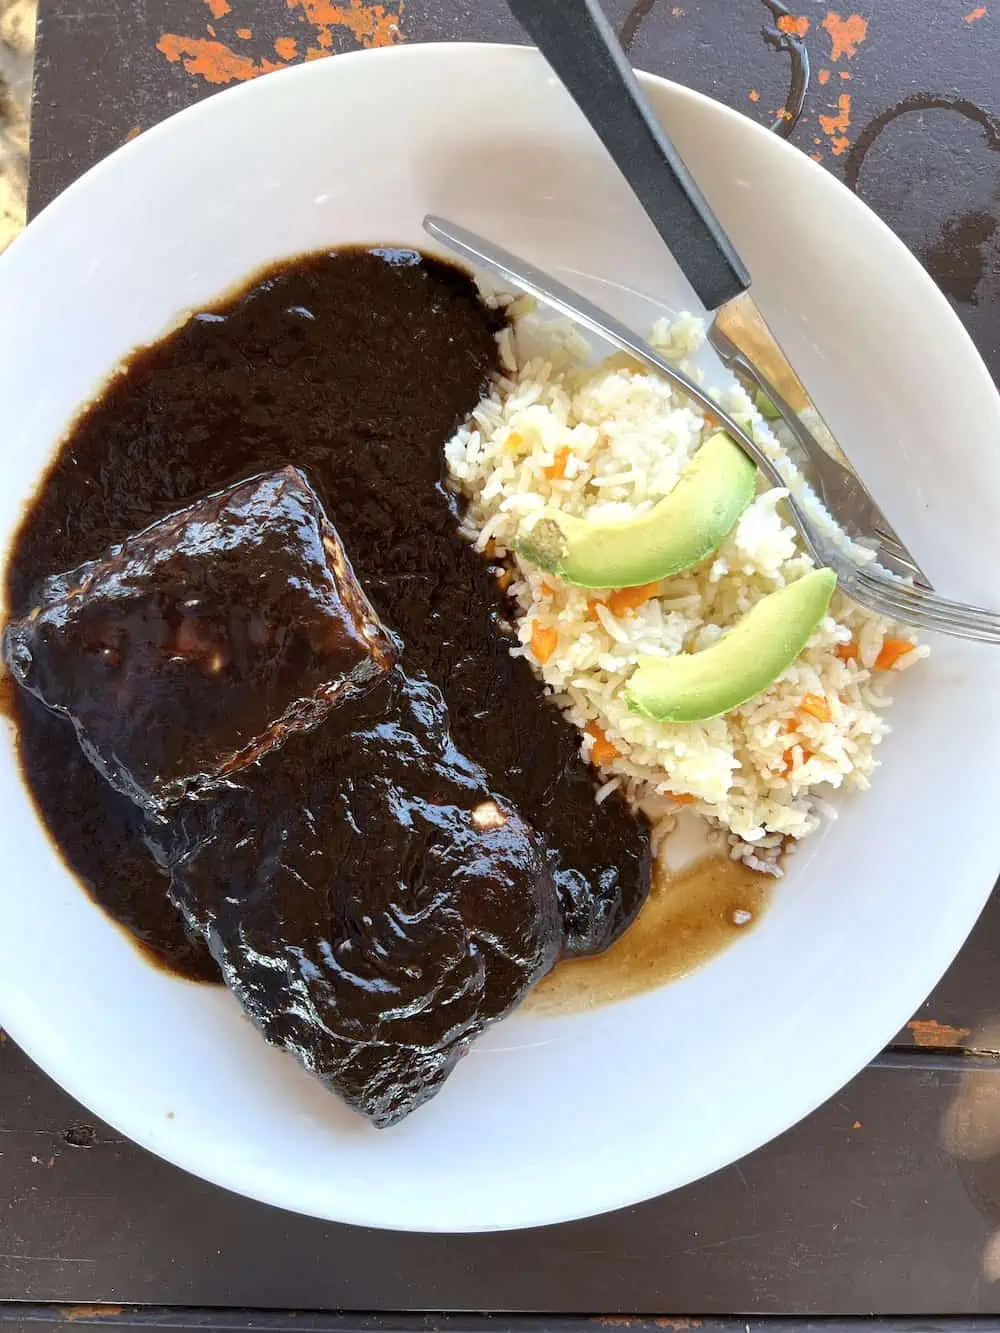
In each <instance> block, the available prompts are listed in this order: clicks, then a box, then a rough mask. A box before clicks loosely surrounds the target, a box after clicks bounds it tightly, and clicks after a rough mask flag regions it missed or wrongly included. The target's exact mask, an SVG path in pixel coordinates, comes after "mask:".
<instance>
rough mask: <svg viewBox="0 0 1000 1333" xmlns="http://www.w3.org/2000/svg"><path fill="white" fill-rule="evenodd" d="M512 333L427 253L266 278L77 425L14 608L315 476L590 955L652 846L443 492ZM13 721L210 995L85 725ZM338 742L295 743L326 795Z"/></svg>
mask: <svg viewBox="0 0 1000 1333" xmlns="http://www.w3.org/2000/svg"><path fill="white" fill-rule="evenodd" d="M498 322H499V317H498V316H497V315H496V314H495V313H493V312H491V311H489V310H487V309H486V308H485V307H484V306H483V305H482V304H481V302H480V301H479V300H478V298H477V295H476V291H475V287H474V284H473V283H472V281H471V279H470V278H469V277H468V276H467V275H465V274H463V273H461V272H460V271H459V270H457V269H455V268H453V267H451V266H450V265H446V264H443V263H440V262H438V261H435V260H432V259H428V258H426V257H424V256H421V255H419V254H417V253H415V252H412V251H401V250H390V249H378V250H360V249H352V250H344V251H338V252H335V253H333V254H320V255H314V256H307V257H304V258H300V259H296V260H294V261H292V262H289V263H286V264H283V265H280V266H278V267H276V268H274V269H273V270H270V271H268V272H266V273H264V274H260V275H257V277H255V278H254V280H253V281H252V283H250V284H249V285H248V286H247V287H246V288H245V289H243V290H242V291H240V292H239V293H237V294H236V295H234V296H232V297H230V298H228V299H227V300H225V301H223V302H220V304H218V305H217V306H216V307H215V308H213V309H210V310H205V311H201V312H199V313H197V314H195V315H193V316H192V317H191V318H190V319H189V320H188V321H187V322H186V323H184V324H183V325H182V326H181V327H179V328H178V329H176V331H175V332H173V333H171V334H170V335H169V336H168V337H166V338H165V339H164V340H163V341H161V342H160V343H158V344H156V345H154V346H152V347H149V348H145V349H142V350H140V351H138V352H136V353H135V354H134V355H132V356H131V357H130V358H129V360H128V361H127V363H126V364H125V366H124V367H123V371H124V373H121V374H116V375H115V376H114V377H113V378H112V379H111V380H110V381H109V382H108V384H107V385H106V386H105V388H104V389H103V391H102V393H101V394H100V395H99V397H98V398H97V400H96V401H95V402H93V403H92V404H91V405H90V406H89V407H88V408H87V409H86V410H85V411H84V412H83V414H82V415H81V417H80V418H79V419H78V421H77V422H76V423H75V425H74V426H73V427H72V428H71V430H70V431H69V434H68V435H67V437H66V439H65V440H64V442H63V443H62V445H61V447H60V449H59V451H58V454H57V456H56V458H55V460H54V462H53V463H52V465H51V466H50V468H49V471H48V473H47V475H46V476H45V478H44V480H43V482H42V484H41V486H40V488H39V490H38V492H37V494H36V495H35V497H34V499H33V501H32V503H31V505H30V507H29V509H28V512H27V514H26V517H25V519H24V521H23V523H22V526H21V529H20V531H19V533H18V535H17V538H16V540H15V542H14V545H13V549H12V552H11V555H10V558H9V562H8V566H7V589H6V594H7V596H6V604H7V606H8V608H9V610H10V613H11V614H12V615H13V616H19V615H23V614H25V613H26V612H28V611H30V610H31V609H32V607H33V605H35V602H34V600H33V593H34V591H35V590H36V589H37V588H38V585H39V582H40V580H41V579H42V578H44V577H45V576H48V575H50V574H52V573H55V572H57V571H62V570H67V569H70V568H72V567H74V566H76V565H78V564H80V563H81V562H83V561H85V560H89V559H93V558H94V557H95V556H97V555H99V554H100V553H101V552H102V551H103V550H104V549H105V548H106V547H107V546H108V545H110V544H112V543H114V542H118V541H122V540H124V539H125V538H126V537H127V536H128V535H129V534H132V533H135V532H137V531H139V530H141V529H143V528H145V527H147V526H148V525H149V524H150V523H152V522H155V521H156V520H157V519H159V518H161V517H163V516H164V515H166V514H169V513H171V512H172V511H175V510H177V509H179V508H181V507H183V506H185V505H188V504H190V503H191V502H192V501H194V500H196V499H198V498H199V497H201V496H203V495H205V494H207V493H210V492H212V491H216V490H219V489H221V488H223V487H226V486H229V485H231V484H233V483H235V482H238V481H240V480H242V479H245V478H247V477H250V476H253V475H255V474H258V473H263V472H268V471H271V470H273V469H276V468H281V467H284V466H286V465H288V464H293V465H295V466H297V467H299V468H301V469H302V471H303V472H304V474H305V475H306V477H307V478H308V480H309V482H310V483H311V485H312V487H313V488H314V490H315V491H316V492H317V494H318V495H319V498H320V500H321V501H322V503H323V505H324V507H325V509H326V511H327V513H328V514H329V516H330V518H331V520H332V521H333V523H334V524H335V525H336V528H337V531H338V533H339V535H340V538H341V540H342V541H343V543H344V546H345V548H346V550H347V552H348V555H349V557H350V559H351V561H352V563H353V565H354V569H355V572H356V574H357V575H358V577H359V579H360V580H361V582H362V584H363V586H364V588H365V590H366V591H367V593H368V596H369V597H370V599H371V601H372V602H373V604H374V606H375V608H376V610H377V612H378V613H379V615H380V616H381V617H382V618H383V619H384V621H385V623H386V624H387V625H389V626H390V627H391V628H392V630H393V631H395V633H396V634H397V635H398V636H399V638H400V639H401V641H402V643H403V644H404V653H403V660H402V666H403V668H404V669H405V670H406V671H407V672H408V673H410V674H412V675H414V676H416V675H418V674H423V675H424V676H426V677H429V678H430V680H431V681H433V682H434V683H435V684H436V685H437V686H438V687H439V688H440V689H441V691H442V693H443V695H444V700H445V703H446V705H447V709H448V718H449V725H450V728H451V732H452V735H453V737H454V739H455V741H456V743H457V744H458V745H459V746H460V747H461V748H462V749H463V750H464V751H465V753H467V754H468V755H469V757H470V758H472V759H474V760H476V761H478V762H479V763H480V764H481V765H482V766H483V768H484V769H485V770H486V774H487V776H488V779H489V783H490V786H491V788H492V789H493V790H495V791H497V792H498V793H499V794H501V795H503V796H506V797H507V798H509V799H510V800H512V801H513V802H514V803H515V804H516V805H517V807H518V808H519V809H520V810H521V811H522V812H523V814H524V816H525V817H526V818H527V819H528V820H529V821H530V822H531V823H532V825H533V826H534V827H535V829H536V830H537V831H538V832H539V833H540V834H541V835H542V837H543V838H544V839H545V843H546V845H547V847H548V851H549V857H550V864H551V865H552V868H553V872H554V874H555V876H556V882H557V886H559V891H560V896H561V900H562V902H563V916H564V921H565V923H566V925H567V929H566V948H567V949H568V950H569V951H571V952H572V951H575V952H588V951H593V949H594V948H597V947H603V945H604V944H606V942H607V940H608V938H611V937H612V936H613V935H614V934H617V933H618V932H619V931H620V929H621V928H623V927H624V925H625V924H627V922H628V921H629V920H631V919H632V917H633V916H634V915H635V913H636V912H637V910H638V908H639V906H640V905H641V903H642V901H643V900H644V898H645V896H646V892H647V889H648V884H649V878H650V870H651V865H650V849H649V830H648V829H647V827H646V825H645V823H644V822H642V821H636V820H635V819H634V818H633V817H632V815H631V814H630V813H629V811H628V810H627V809H626V807H625V805H624V804H623V803H621V802H617V801H616V800H612V801H609V802H607V803H606V805H605V806H604V807H602V809H601V811H600V812H598V811H597V809H596V807H595V806H594V801H593V796H594V791H595V786H596V783H595V778H594V775H593V773H592V772H591V770H590V769H589V768H588V767H587V766H586V765H585V764H584V763H583V762H582V761H581V759H580V757H579V738H578V736H577V735H576V733H575V731H574V730H573V729H572V728H571V727H570V726H569V724H568V723H566V722H565V721H564V720H563V719H562V718H561V717H560V716H559V714H558V713H557V711H556V710H554V709H553V708H552V707H551V706H550V705H549V704H548V703H547V702H546V700H545V698H544V694H543V692H542V690H541V688H540V686H539V685H538V683H537V681H536V680H535V679H534V677H533V676H532V674H531V671H530V669H529V668H528V666H527V664H526V663H524V662H523V661H519V660H516V659H512V658H511V656H510V652H509V649H510V646H511V643H512V633H513V630H512V626H511V625H510V621H509V617H510V606H509V604H508V603H507V602H506V600H505V598H504V594H503V591H502V589H501V587H500V586H499V584H498V581H497V577H496V571H495V570H493V569H491V568H490V566H489V565H488V563H487V562H485V561H484V560H483V559H482V558H481V557H480V556H479V555H478V554H477V553H476V552H475V551H474V550H473V549H472V548H471V546H469V544H468V543H467V542H465V541H464V540H463V539H462V538H461V537H460V535H459V533H458V515H457V513H456V501H455V498H454V496H453V495H451V493H450V492H449V491H448V490H447V489H446V487H445V486H444V485H443V445H444V443H445V441H446V440H447V439H448V437H449V436H450V435H451V434H452V432H453V431H454V429H455V428H456V426H457V425H458V424H459V423H460V422H461V421H462V420H463V419H464V418H465V417H466V416H467V415H468V413H469V412H470V411H471V409H472V408H473V407H474V406H475V404H476V402H477V401H478V399H479V397H480V396H481V394H482V392H483V390H484V388H485V386H486V385H487V383H488V380H489V378H490V376H491V375H492V374H493V373H494V371H495V370H496V367H497V347H496V340H495V334H496V331H497V327H498ZM10 708H11V714H12V716H13V720H14V722H15V724H16V727H17V732H18V749H19V754H20V758H21V764H22V769H23V774H24V778H25V780H26V783H27V785H28V787H29V789H30V791H31V794H32V796H33V798H34V801H35V803H36V806H37V808H38V810H39V812H40V814H41V816H42V819H43V821H44V823H45V825H46V827H47V829H48V831H49V833H50V835H51V837H52V838H53V840H54V842H55V843H56V845H57V846H58V848H59V850H60V852H61V854H62V856H63V858H64V860H65V861H66V863H67V864H68V865H69V867H70V868H71V869H72V870H73V871H74V872H75V874H76V875H77V877H78V878H79V879H80V880H81V881H82V882H83V884H84V885H85V886H86V887H87V888H88V890H89V891H90V893H91V894H92V895H93V897H94V898H95V899H96V900H97V901H98V902H99V903H100V905H101V906H102V907H103V908H104V909H105V910H106V911H107V912H108V913H109V914H110V915H111V916H112V917H113V918H114V919H115V920H116V921H118V922H119V923H121V924H122V925H124V926H126V927H127V928H128V930H129V931H130V932H131V933H132V934H133V936H134V937H135V938H136V939H138V940H139V941H140V942H141V943H142V944H143V945H144V946H145V947H146V948H147V949H148V950H149V951H150V953H151V954H152V955H153V956H154V957H155V958H156V959H157V960H158V961H159V962H161V963H162V964H163V965H165V966H167V967H169V968H171V969H172V970H174V971H175V972H178V973H180V974H182V975H184V976H187V977H190V978H193V979H199V980H207V979H214V978H215V977H216V970H215V967H214V964H213V963H212V961H211V959H210V958H209V956H208V954H207V952H206V950H205V949H204V947H203V946H202V945H201V944H200V943H199V942H198V941H197V940H193V939H190V938H189V937H188V936H187V934H186V932H185V930H184V927H183V925H182V923H181V921H180V918H179V917H178V915H177V914H176V912H175V910H174V909H173V908H172V906H171V905H170V904H169V902H168V900H167V896H166V893H165V880H164V879H163V877H162V876H161V874H160V873H159V871H158V870H157V868H156V866H155V864H154V862H153V860H152V859H151V857H150V856H149V854H148V852H147V849H146V846H145V843H144V841H143V824H142V816H141V815H140V814H139V813H138V810H137V807H135V806H133V805H132V803H131V802H130V801H129V800H128V799H127V798H126V797H124V796H120V795H118V794H117V793H116V792H115V791H114V790H112V788H111V787H109V786H108V785H107V783H106V782H105V781H104V780H103V778H101V777H100V776H98V774H97V772H96V770H95V769H93V768H92V767H91V765H90V764H89V763H88V761H87V760H86V759H85V757H84V755H83V753H82V751H81V749H80V746H79V745H78V743H77V740H76V737H75V734H74V733H73V731H72V729H71V727H70V726H69V725H68V723H66V722H64V721H63V720H62V719H61V718H60V717H58V716H57V715H55V714H52V713H50V712H48V711H47V710H46V709H45V708H44V707H43V706H42V705H41V704H40V703H38V702H37V701H36V700H35V699H34V698H33V697H32V696H30V695H28V694H27V693H26V692H24V691H18V692H17V695H16V697H15V698H14V699H13V701H12V703H11V705H10ZM325 745H326V743H325V741H324V728H323V727H318V728H316V730H315V731H314V732H312V733H310V735H309V737H308V738H305V739H303V740H302V741H301V742H299V743H297V745H296V747H295V748H296V753H297V755H298V756H299V761H300V762H303V763H309V764H311V765H312V768H313V769H315V771H316V772H317V774H318V775H319V781H320V782H322V781H323V777H322V775H323V772H324V768H323V765H324V757H325V756H326V748H325ZM310 771H312V769H311V770H310ZM330 799H331V800H334V799H336V795H335V790H334V787H333V785H332V784H331V791H330ZM574 940H575V943H574Z"/></svg>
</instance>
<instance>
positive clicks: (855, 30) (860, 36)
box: [823, 9, 868, 63]
mask: <svg viewBox="0 0 1000 1333" xmlns="http://www.w3.org/2000/svg"><path fill="white" fill-rule="evenodd" d="M823 27H824V28H825V29H826V30H827V32H828V33H829V34H830V40H831V41H832V42H833V50H832V51H831V52H830V59H831V60H832V61H833V62H834V63H836V62H837V61H838V60H839V59H840V57H841V56H846V57H847V59H848V60H853V59H854V57H855V56H856V55H857V54H858V47H859V46H860V45H861V43H862V42H863V41H864V40H865V38H866V37H867V36H868V20H867V19H864V18H862V17H861V15H860V14H851V16H850V17H849V18H846V19H845V18H841V16H840V15H839V14H838V13H837V12H836V11H835V10H833V9H831V10H830V12H829V13H828V14H827V16H826V18H825V19H824V20H823Z"/></svg>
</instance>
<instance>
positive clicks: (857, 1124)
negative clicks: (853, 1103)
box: [851, 1120, 861, 1129]
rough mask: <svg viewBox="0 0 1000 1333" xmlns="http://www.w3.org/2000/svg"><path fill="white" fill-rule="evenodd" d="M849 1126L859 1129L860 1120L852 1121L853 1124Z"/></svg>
mask: <svg viewBox="0 0 1000 1333" xmlns="http://www.w3.org/2000/svg"><path fill="white" fill-rule="evenodd" d="M851 1128H852V1129H860V1128H861V1121H860V1120H855V1122H854V1124H853V1125H852V1126H851Z"/></svg>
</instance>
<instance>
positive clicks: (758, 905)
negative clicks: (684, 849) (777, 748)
mask: <svg viewBox="0 0 1000 1333" xmlns="http://www.w3.org/2000/svg"><path fill="white" fill-rule="evenodd" d="M776 882H777V881H776V880H774V879H773V878H772V877H771V876H769V875H762V874H760V873H759V872H758V871H756V870H751V869H750V868H749V867H748V866H746V865H744V864H743V863H742V862H740V861H733V860H730V859H729V858H728V857H725V856H705V857H701V858H699V859H698V860H697V861H694V862H692V863H691V864H690V865H687V866H685V867H684V868H683V869H682V870H675V871H672V870H669V869H667V868H666V866H665V865H664V864H663V862H662V860H661V861H660V863H659V864H658V866H657V868H656V872H655V875H654V879H653V887H652V889H651V891H650V895H649V897H648V899H647V900H646V904H645V906H644V907H643V909H642V911H641V912H640V913H639V916H638V917H637V918H636V920H635V921H634V922H633V924H632V925H631V926H630V927H629V929H628V930H627V931H626V932H625V934H624V935H623V936H622V937H621V939H620V940H618V941H617V943H615V944H613V945H612V946H611V948H610V949H608V951H607V952H606V953H603V954H601V955H600V956H599V957H597V958H574V959H566V960H564V961H563V962H561V963H558V964H557V965H556V967H555V968H554V969H553V971H552V972H550V973H549V975H548V976H547V977H546V978H545V979H544V981H542V982H541V983H540V985H538V986H537V987H536V988H535V991H534V993H533V994H532V995H531V997H530V998H529V1000H528V1002H527V1006H526V1007H527V1008H529V1009H530V1010H531V1011H532V1012H533V1013H536V1014H538V1015H540V1016H550V1015H556V1014H571V1013H579V1012H581V1011H583V1010H586V1009H597V1008H599V1007H601V1006H602V1005H605V1004H613V1003H614V1002H615V1001H616V1000H627V999H629V998H630V997H631V996H634V995H642V994H643V993H644V992H646V991H650V990H655V989H656V988H657V987H658V986H664V985H666V984H667V983H668V982H671V981H678V980H679V979H680V978H681V977H684V976H687V975H688V973H690V972H693V971H695V970H696V969H697V968H699V967H703V966H704V965H705V963H707V962H710V961H711V959H713V958H714V957H716V955H718V954H720V953H722V952H723V951H724V950H725V949H728V948H729V946H730V945H731V944H733V943H734V942H735V941H736V940H738V939H740V938H741V937H742V936H744V935H745V934H746V933H747V931H748V930H752V929H753V927H754V926H755V925H756V923H757V922H758V921H759V919H760V917H761V916H762V915H763V913H764V912H765V911H766V909H767V907H768V904H769V903H770V900H771V896H772V893H773V890H774V886H775V884H776ZM738 912H749V914H750V920H749V921H744V922H743V924H738V923H737V920H736V919H734V915H735V914H736V913H738Z"/></svg>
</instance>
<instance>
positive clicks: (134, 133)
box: [125, 125, 142, 143]
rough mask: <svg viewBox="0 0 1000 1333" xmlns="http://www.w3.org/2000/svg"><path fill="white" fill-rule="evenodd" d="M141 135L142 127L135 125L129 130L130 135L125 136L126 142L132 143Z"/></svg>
mask: <svg viewBox="0 0 1000 1333" xmlns="http://www.w3.org/2000/svg"><path fill="white" fill-rule="evenodd" d="M141 133H142V126H141V125H133V126H132V128H131V129H130V130H129V132H128V134H126V136H125V142H126V143H131V142H132V140H133V139H137V138H138V137H139V135H140V134H141Z"/></svg>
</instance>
